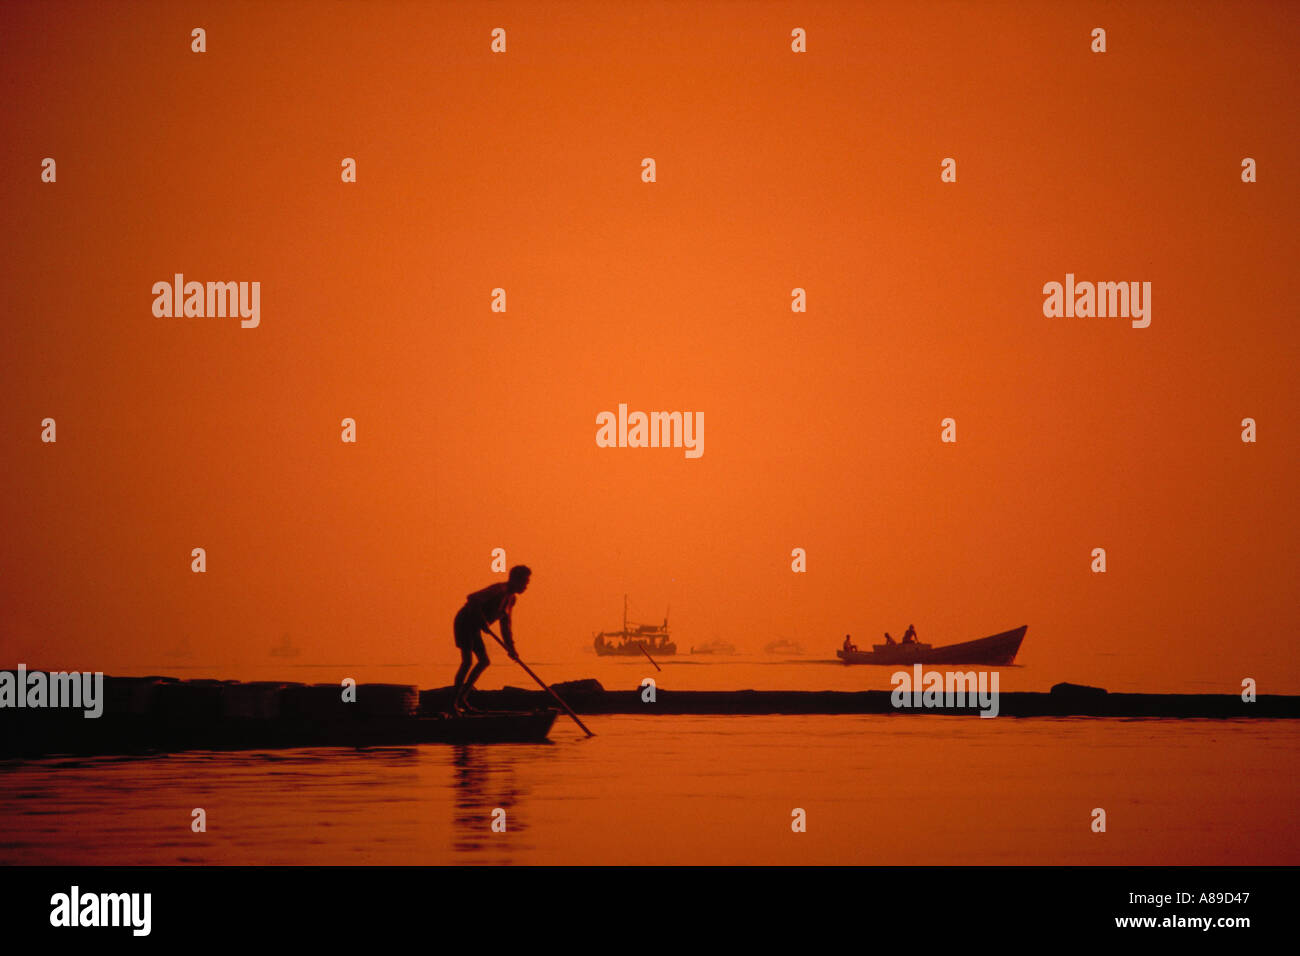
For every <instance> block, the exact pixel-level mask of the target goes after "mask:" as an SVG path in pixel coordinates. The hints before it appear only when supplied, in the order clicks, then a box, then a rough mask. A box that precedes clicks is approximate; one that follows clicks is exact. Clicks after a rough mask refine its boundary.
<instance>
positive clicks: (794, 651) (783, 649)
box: [763, 637, 803, 656]
mask: <svg viewBox="0 0 1300 956" xmlns="http://www.w3.org/2000/svg"><path fill="white" fill-rule="evenodd" d="M763 650H764V651H766V652H767V653H769V654H786V655H795V656H798V655H801V654H803V645H801V644H799V643H798V642H797V641H792V640H790V639H789V638H784V637H783V638H781V639H780V640H778V641H770V642H768V643H767V644H765V645H763Z"/></svg>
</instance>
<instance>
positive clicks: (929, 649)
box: [835, 624, 1029, 667]
mask: <svg viewBox="0 0 1300 956" xmlns="http://www.w3.org/2000/svg"><path fill="white" fill-rule="evenodd" d="M1028 629H1029V625H1028V624H1025V625H1022V626H1020V627H1017V628H1016V629H1014V630H1011V631H1003V632H1002V633H1001V634H994V635H992V636H991V637H981V638H979V639H978V640H975V641H964V642H963V643H961V644H945V645H944V646H942V647H933V646H931V645H929V644H873V645H872V649H871V650H869V651H843V650H840V651H836V652H835V656H836V657H838V658H839V659H840V660H842V661H844V663H845V664H876V665H889V666H896V665H900V664H901V665H904V666H908V665H911V664H986V665H991V666H1003V667H1008V666H1010V665H1011V664H1013V663H1015V660H1016V654H1017V653H1018V652H1019V650H1020V642H1021V641H1023V640H1024V639H1025V631H1027V630H1028Z"/></svg>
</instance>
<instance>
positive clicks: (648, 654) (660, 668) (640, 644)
mask: <svg viewBox="0 0 1300 956" xmlns="http://www.w3.org/2000/svg"><path fill="white" fill-rule="evenodd" d="M636 646H637V647H639V648H641V653H642V654H644V655H645V656H646V657H650V652H649V651H647V650H646V649H645V645H644V644H642V643H641V642H640V641H637V642H636ZM650 663H651V664H654V665H655V670H657V671H661V670H663V668H662V667H660V666H659V665H658V664H657V663H656V662H655V659H654V658H653V657H650Z"/></svg>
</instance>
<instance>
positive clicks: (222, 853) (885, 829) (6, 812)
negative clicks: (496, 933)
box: [0, 716, 1300, 865]
mask: <svg viewBox="0 0 1300 956" xmlns="http://www.w3.org/2000/svg"><path fill="white" fill-rule="evenodd" d="M590 723H591V725H592V729H593V730H595V731H596V733H597V735H598V736H596V737H594V738H592V739H590V740H588V739H583V738H582V737H581V736H579V735H578V733H577V731H576V730H574V729H573V728H572V727H570V726H566V725H557V726H556V728H555V730H554V731H552V737H553V743H551V744H544V745H476V746H461V747H449V746H439V745H427V746H418V747H389V748H373V749H367V750H347V749H341V748H334V749H330V748H320V749H303V750H287V751H250V752H240V753H212V752H200V753H188V754H175V755H170V756H158V757H142V758H96V759H85V760H82V759H78V760H70V759H49V760H42V761H31V762H20V761H5V762H0V863H83V864H169V863H196V864H200V863H201V864H245V863H254V864H292V863H305V864H430V863H434V864H438V863H459V862H464V863H488V864H500V863H652V864H676V863H784V864H806V863H879V864H908V863H993V864H999V863H1004V864H1005V863H1084V864H1156V863H1164V864H1198V863H1202V864H1210V863H1220V864H1292V865H1293V864H1296V863H1300V831H1298V830H1297V828H1296V827H1295V826H1294V825H1293V816H1294V813H1295V810H1296V804H1297V789H1296V782H1295V781H1296V780H1297V776H1298V775H1297V773H1296V770H1297V762H1298V759H1300V758H1298V755H1300V726H1298V725H1297V723H1296V722H1293V721H1212V720H1192V721H1168V720H1166V721H1144V720H1126V721H1121V720H1080V719H1056V720H1051V719H1044V720H1015V719H1006V718H999V719H996V720H981V719H979V718H965V717H939V716H925V717H901V716H842V717H833V716H771V717H767V716H764V717H702V716H683V717H634V716H612V717H603V718H600V717H593V718H591V719H590ZM196 807H202V808H203V809H204V810H205V812H206V815H207V831H206V832H204V833H195V832H193V831H192V829H191V819H192V817H191V813H192V811H193V809H194V808H196ZM795 807H801V808H803V809H805V810H806V811H807V819H808V828H807V832H806V833H800V834H796V833H793V832H792V831H791V829H790V820H791V811H792V809H793V808H795ZM1094 807H1103V808H1105V810H1106V813H1107V822H1108V829H1107V832H1106V833H1104V834H1096V833H1093V832H1092V831H1091V828H1090V823H1091V819H1092V818H1091V811H1092V809H1093V808H1094ZM498 808H499V809H501V810H504V811H505V815H506V830H505V832H494V831H493V829H492V814H493V811H494V810H495V809H498Z"/></svg>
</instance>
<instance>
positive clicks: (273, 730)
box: [0, 708, 559, 757]
mask: <svg viewBox="0 0 1300 956" xmlns="http://www.w3.org/2000/svg"><path fill="white" fill-rule="evenodd" d="M557 713H559V712H558V711H556V710H554V709H550V708H544V709H539V710H526V711H488V712H484V713H469V714H462V715H457V716H451V715H448V714H430V715H427V716H400V715H399V716H375V715H363V714H357V715H355V716H353V717H349V718H344V719H336V720H304V719H301V718H295V717H285V718H276V719H270V720H268V719H263V718H228V717H223V718H218V719H189V720H179V721H178V720H167V719H159V717H158V715H154V714H151V715H147V716H142V715H135V714H105V715H104V716H102V717H100V718H98V719H95V720H85V719H83V718H82V717H81V713H80V712H74V713H73V714H72V715H71V716H69V715H68V714H67V713H66V712H58V711H56V712H51V711H49V710H43V711H31V710H26V711H12V710H6V711H5V717H6V719H5V720H3V721H0V757H42V756H46V755H53V754H69V755H89V754H96V755H98V754H129V753H174V752H179V751H185V750H266V749H285V748H292V747H391V746H410V745H413V744H431V743H446V744H480V743H482V744H489V743H540V742H542V741H544V740H546V736H547V734H549V733H550V730H551V725H552V724H554V723H555V716H556V714H557Z"/></svg>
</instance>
